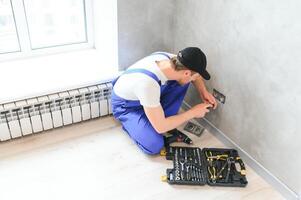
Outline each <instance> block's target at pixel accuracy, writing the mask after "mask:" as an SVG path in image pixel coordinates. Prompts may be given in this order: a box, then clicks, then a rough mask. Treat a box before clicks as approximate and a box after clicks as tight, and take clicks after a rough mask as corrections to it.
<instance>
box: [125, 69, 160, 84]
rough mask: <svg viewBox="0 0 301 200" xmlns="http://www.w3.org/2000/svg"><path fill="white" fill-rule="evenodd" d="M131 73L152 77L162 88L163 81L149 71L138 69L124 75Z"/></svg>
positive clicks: (128, 71) (127, 71)
mask: <svg viewBox="0 0 301 200" xmlns="http://www.w3.org/2000/svg"><path fill="white" fill-rule="evenodd" d="M131 73H142V74H145V75H147V76H149V77H151V78H152V79H154V80H155V81H156V82H158V84H159V85H160V86H161V81H160V80H159V78H158V77H157V75H156V74H154V73H153V72H151V71H148V70H146V69H140V68H137V69H128V70H126V71H125V72H124V73H123V74H131Z"/></svg>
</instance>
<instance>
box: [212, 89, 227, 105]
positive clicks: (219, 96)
mask: <svg viewBox="0 0 301 200" xmlns="http://www.w3.org/2000/svg"><path fill="white" fill-rule="evenodd" d="M212 95H213V96H214V98H215V99H216V100H218V101H219V102H221V103H222V104H225V102H226V96H225V95H223V94H222V93H220V92H219V91H217V90H216V89H213V94H212Z"/></svg>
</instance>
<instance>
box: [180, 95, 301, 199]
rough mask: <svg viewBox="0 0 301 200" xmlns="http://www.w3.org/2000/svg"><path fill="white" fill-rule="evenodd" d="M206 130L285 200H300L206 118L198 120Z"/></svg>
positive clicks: (185, 104)
mask: <svg viewBox="0 0 301 200" xmlns="http://www.w3.org/2000/svg"><path fill="white" fill-rule="evenodd" d="M182 108H183V109H184V110H187V109H189V108H191V106H190V105H189V104H188V103H187V102H185V101H184V102H183V105H182ZM196 121H197V122H199V123H200V124H201V125H202V126H203V127H204V128H205V129H207V130H208V131H209V132H210V133H212V134H213V135H214V136H216V137H217V138H218V139H219V140H220V141H222V142H223V143H224V144H225V145H227V146H228V147H230V148H234V149H236V150H237V151H238V153H239V155H240V157H241V158H242V159H243V160H244V162H245V163H246V164H247V165H248V166H250V167H251V168H252V169H253V170H254V171H255V172H256V173H257V174H259V175H260V176H261V177H262V178H263V179H264V180H266V181H267V182H268V183H269V184H271V185H272V186H273V187H274V188H275V189H276V190H277V191H279V192H280V193H281V194H282V195H283V197H284V198H285V199H291V200H300V196H298V194H297V193H295V192H294V191H292V190H291V189H290V188H289V187H288V186H287V185H285V184H284V183H283V182H282V181H281V180H279V179H278V178H277V177H276V176H274V175H273V174H272V173H271V172H270V171H268V170H267V169H266V168H264V166H262V165H261V164H260V163H259V162H257V161H256V160H255V159H254V158H253V157H252V156H251V155H249V154H248V153H247V152H246V151H244V150H243V149H242V148H241V147H240V146H239V145H238V144H236V143H235V142H234V141H233V140H231V139H230V138H229V137H228V136H227V135H226V134H225V133H223V132H222V131H221V130H219V129H218V128H217V127H215V126H214V125H213V124H212V123H211V122H210V121H209V120H207V119H206V118H201V119H196Z"/></svg>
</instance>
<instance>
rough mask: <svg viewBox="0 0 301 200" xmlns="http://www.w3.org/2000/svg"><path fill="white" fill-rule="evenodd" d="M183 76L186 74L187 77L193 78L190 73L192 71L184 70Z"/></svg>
mask: <svg viewBox="0 0 301 200" xmlns="http://www.w3.org/2000/svg"><path fill="white" fill-rule="evenodd" d="M183 74H184V75H185V76H191V71H190V70H187V69H184V70H183Z"/></svg>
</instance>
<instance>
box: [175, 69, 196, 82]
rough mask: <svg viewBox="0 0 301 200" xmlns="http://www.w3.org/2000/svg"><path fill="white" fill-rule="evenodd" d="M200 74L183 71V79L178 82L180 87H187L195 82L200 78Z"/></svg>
mask: <svg viewBox="0 0 301 200" xmlns="http://www.w3.org/2000/svg"><path fill="white" fill-rule="evenodd" d="M199 76H200V75H199V73H197V72H194V71H191V70H182V76H181V79H180V80H179V81H178V82H179V84H180V85H185V84H187V83H190V82H191V81H194V80H195V79H196V78H197V77H199Z"/></svg>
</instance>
